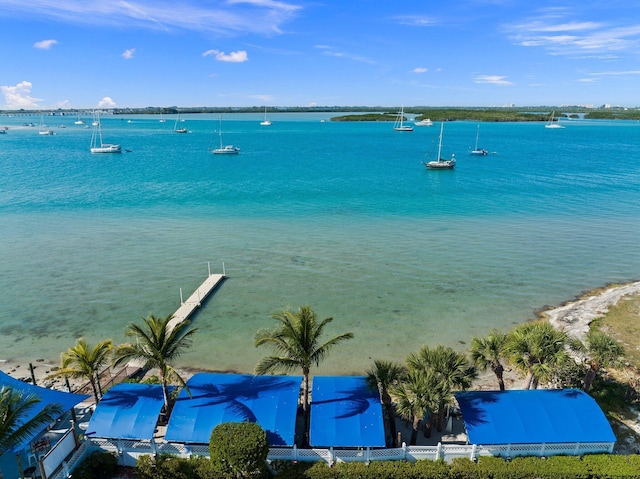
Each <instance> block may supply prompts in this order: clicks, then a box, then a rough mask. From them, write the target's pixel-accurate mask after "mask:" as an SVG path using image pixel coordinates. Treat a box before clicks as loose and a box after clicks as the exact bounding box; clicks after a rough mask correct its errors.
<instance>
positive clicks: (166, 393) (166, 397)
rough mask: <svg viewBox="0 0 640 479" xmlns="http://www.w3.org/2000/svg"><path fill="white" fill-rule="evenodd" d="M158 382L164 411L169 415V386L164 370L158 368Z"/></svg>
mask: <svg viewBox="0 0 640 479" xmlns="http://www.w3.org/2000/svg"><path fill="white" fill-rule="evenodd" d="M160 382H161V383H162V397H163V398H164V412H165V414H167V416H168V415H169V387H168V386H167V378H166V376H165V374H164V370H163V369H162V368H160Z"/></svg>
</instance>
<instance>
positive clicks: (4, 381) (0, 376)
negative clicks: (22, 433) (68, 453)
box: [0, 371, 89, 452]
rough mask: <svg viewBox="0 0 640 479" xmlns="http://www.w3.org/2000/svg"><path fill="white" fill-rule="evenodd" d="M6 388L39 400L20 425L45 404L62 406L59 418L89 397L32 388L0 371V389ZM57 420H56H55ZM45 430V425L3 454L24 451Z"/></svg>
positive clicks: (32, 386)
mask: <svg viewBox="0 0 640 479" xmlns="http://www.w3.org/2000/svg"><path fill="white" fill-rule="evenodd" d="M2 387H7V388H11V389H14V390H16V391H20V392H21V393H22V395H23V396H26V395H28V394H32V395H35V396H36V397H38V398H40V402H39V403H37V404H35V405H34V406H33V407H32V408H31V409H30V410H29V411H28V415H27V416H24V417H23V418H22V421H20V425H21V424H24V423H25V422H27V421H29V420H31V419H32V418H33V417H34V416H35V415H36V414H38V413H39V412H40V411H42V410H43V409H44V407H45V406H46V405H47V404H59V405H60V406H62V413H61V414H60V416H58V417H61V416H62V415H63V414H64V413H66V412H67V411H69V410H70V409H72V408H73V407H74V406H75V405H76V404H78V403H81V402H82V401H84V400H85V399H87V398H88V397H89V396H88V395H86V394H73V393H65V392H63V391H56V390H55V389H48V388H42V387H40V386H34V385H32V384H29V383H25V382H24V381H20V380H19V379H16V378H13V377H11V376H9V375H8V374H5V373H3V372H2V371H0V388H2ZM56 419H57V418H56ZM44 429H46V425H45V426H43V428H42V429H41V430H39V431H36V432H34V433H33V434H30V435H28V437H26V438H25V440H24V441H22V442H21V443H20V444H16V446H15V447H14V448H13V449H11V451H5V452H18V451H21V450H22V449H24V448H25V447H26V446H27V445H28V444H29V443H30V442H31V441H32V440H33V439H35V438H36V437H38V435H39V434H40V433H41V432H42V431H43V430H44Z"/></svg>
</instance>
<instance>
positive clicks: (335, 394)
mask: <svg viewBox="0 0 640 479" xmlns="http://www.w3.org/2000/svg"><path fill="white" fill-rule="evenodd" d="M311 398H312V401H311V429H310V433H309V442H310V444H311V445H312V446H315V447H328V446H336V447H384V446H385V436H384V423H383V416H382V405H381V404H380V396H379V394H378V391H372V390H370V389H369V387H368V385H367V382H366V378H365V377H363V376H354V377H350V376H315V377H314V378H313V391H312V393H311Z"/></svg>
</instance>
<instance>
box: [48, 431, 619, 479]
mask: <svg viewBox="0 0 640 479" xmlns="http://www.w3.org/2000/svg"><path fill="white" fill-rule="evenodd" d="M613 445H614V444H613V443H609V442H602V443H570V444H555V443H554V444H551V443H544V444H505V445H497V446H478V445H459V444H442V443H438V445H437V446H407V445H406V444H403V445H402V447H398V448H390V449H378V448H368V447H367V448H354V449H335V448H333V447H330V448H312V449H301V448H297V447H295V446H294V447H273V448H270V449H269V455H268V456H267V460H268V461H270V462H272V461H278V460H280V461H305V462H317V461H325V462H326V463H327V464H330V465H331V464H335V463H338V462H364V463H367V464H368V463H369V462H371V461H411V462H413V461H418V460H421V459H430V460H437V459H443V460H445V461H447V462H450V461H451V460H452V459H454V458H456V457H466V458H469V459H471V460H475V459H477V458H478V457H479V456H500V457H505V458H506V457H516V456H545V457H548V456H555V455H573V456H582V455H584V454H594V453H612V452H613ZM93 451H105V452H115V453H116V455H117V457H118V464H119V465H121V466H130V467H132V466H135V464H136V462H137V461H138V458H140V457H141V456H144V455H157V454H174V455H176V456H179V457H184V458H188V457H193V456H203V457H209V447H208V445H203V444H176V443H169V442H154V441H130V440H123V439H118V440H111V439H100V438H90V439H87V440H86V441H84V442H83V443H82V445H81V446H80V448H78V450H77V451H75V452H74V453H73V455H72V456H71V457H70V458H69V460H68V461H66V462H64V463H63V464H62V467H61V469H60V471H59V472H58V473H57V474H56V475H54V476H51V477H50V478H49V479H65V478H67V477H69V476H70V473H71V471H72V470H73V468H74V467H75V466H76V465H77V464H78V463H79V462H80V461H81V460H82V458H83V457H84V456H86V455H88V454H89V453H91V452H93Z"/></svg>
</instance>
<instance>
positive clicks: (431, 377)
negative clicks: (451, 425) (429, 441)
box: [389, 369, 442, 446]
mask: <svg viewBox="0 0 640 479" xmlns="http://www.w3.org/2000/svg"><path fill="white" fill-rule="evenodd" d="M440 387H441V383H440V381H439V378H438V377H437V375H436V374H434V373H433V371H424V370H419V369H410V370H409V371H408V372H407V373H406V375H405V376H404V378H403V380H402V381H401V382H399V383H397V384H394V385H393V386H392V387H391V388H390V391H389V392H390V393H391V394H392V395H393V397H394V398H395V399H396V411H397V412H398V414H399V415H400V416H401V417H402V418H404V419H406V420H407V421H411V439H410V440H409V445H410V446H415V445H416V442H417V440H418V432H419V431H420V422H421V421H422V420H423V419H424V418H425V417H426V416H427V414H432V413H433V412H434V411H435V410H436V408H437V405H438V402H439V401H440V396H441V393H442V391H441V389H440ZM428 431H429V433H428V435H430V431H431V421H430V420H429V421H428Z"/></svg>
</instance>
